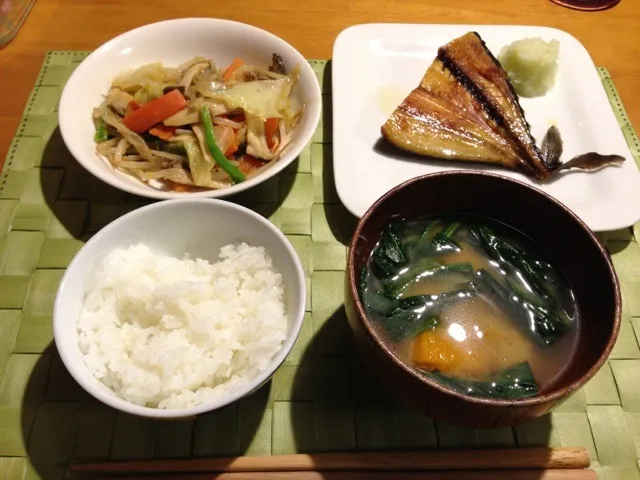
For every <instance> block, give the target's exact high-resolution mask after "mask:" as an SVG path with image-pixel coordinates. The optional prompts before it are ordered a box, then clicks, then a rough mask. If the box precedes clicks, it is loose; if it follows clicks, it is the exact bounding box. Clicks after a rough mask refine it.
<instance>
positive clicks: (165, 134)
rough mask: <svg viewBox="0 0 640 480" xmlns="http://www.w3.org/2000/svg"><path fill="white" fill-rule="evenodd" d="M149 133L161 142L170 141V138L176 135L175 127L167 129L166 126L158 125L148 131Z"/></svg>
mask: <svg viewBox="0 0 640 480" xmlns="http://www.w3.org/2000/svg"><path fill="white" fill-rule="evenodd" d="M149 133H150V134H151V135H153V136H155V137H158V138H159V139H161V140H171V137H173V136H174V135H175V134H176V127H167V126H166V125H162V124H158V125H156V126H155V127H153V128H151V129H149Z"/></svg>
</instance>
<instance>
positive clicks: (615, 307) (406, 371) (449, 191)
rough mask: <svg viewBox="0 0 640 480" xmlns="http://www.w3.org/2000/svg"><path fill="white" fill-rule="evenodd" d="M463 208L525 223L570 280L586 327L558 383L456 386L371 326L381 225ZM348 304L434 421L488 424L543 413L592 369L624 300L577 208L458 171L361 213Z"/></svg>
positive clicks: (374, 356)
mask: <svg viewBox="0 0 640 480" xmlns="http://www.w3.org/2000/svg"><path fill="white" fill-rule="evenodd" d="M456 213H457V214H470V215H478V216H483V217H487V218H491V219H494V220H497V221H500V222H503V223H505V224H507V225H510V226H511V227H513V228H516V229H517V230H519V231H520V232H522V233H524V234H525V235H527V236H529V237H530V238H531V239H533V240H534V241H536V242H538V244H540V245H541V246H542V247H543V248H545V249H546V250H547V252H548V253H549V254H550V255H551V257H552V258H553V259H554V260H555V262H556V264H557V265H558V266H559V267H560V268H561V269H562V270H563V271H564V273H565V275H566V276H567V278H568V280H569V282H570V283H571V286H572V288H573V291H574V294H575V297H576V301H577V304H578V309H579V313H580V317H581V321H582V328H581V333H580V338H579V340H578V347H577V349H576V353H575V355H574V356H573V358H572V359H571V363H570V365H569V368H568V369H567V370H566V373H565V374H564V375H563V376H562V377H561V378H560V379H559V380H558V381H557V382H556V383H555V386H554V387H551V390H550V391H544V392H542V393H541V394H540V395H538V396H536V397H531V398H526V399H523V400H515V401H509V400H492V399H479V398H474V397H470V396H467V395H464V394H461V393H458V392H455V391H453V390H450V389H448V388H446V387H444V386H441V385H439V384H438V383H436V382H435V381H434V380H431V379H429V378H427V377H424V376H422V375H419V374H417V373H415V372H414V371H413V370H411V369H410V368H408V367H407V366H405V365H404V364H402V363H401V362H400V361H398V360H397V359H396V358H395V357H394V356H393V355H392V354H391V353H390V352H389V350H388V349H387V348H386V347H385V345H384V344H383V343H382V341H381V339H380V338H378V336H377V334H376V332H374V330H373V329H372V328H371V325H370V323H369V320H368V319H367V318H366V314H365V312H364V309H363V305H362V304H361V302H360V298H359V295H358V290H357V279H358V278H359V274H360V272H361V270H362V267H363V266H364V265H365V264H366V262H367V259H368V257H369V255H370V253H371V251H372V249H373V248H374V246H375V244H376V242H377V241H378V238H379V237H380V234H381V233H382V231H383V230H384V229H385V228H386V227H387V226H388V225H389V222H390V221H392V220H394V219H399V218H405V219H411V218H417V217H421V216H425V215H432V214H456ZM345 305H346V310H347V315H348V318H349V324H350V326H351V329H352V330H353V332H354V335H355V339H356V345H357V348H358V350H359V352H360V354H361V356H362V357H363V359H364V360H365V362H366V363H367V364H368V367H369V368H371V369H372V370H373V371H374V372H375V373H374V376H376V377H378V378H379V379H380V380H381V381H382V382H383V383H384V384H385V385H386V386H387V387H388V389H389V390H390V391H391V392H392V393H393V394H395V395H396V396H398V397H399V398H400V399H401V400H403V401H405V402H406V403H408V404H409V405H412V406H413V407H414V408H416V409H418V410H420V411H422V412H424V413H425V414H426V415H428V416H430V417H431V418H433V419H435V420H441V421H445V422H449V423H453V424H458V425H464V426H469V427H480V428H488V427H504V426H509V425H514V424H516V423H519V422H522V421H525V420H529V419H532V418H535V417H539V416H541V415H544V414H545V413H547V412H548V411H549V410H551V409H552V408H553V407H554V406H555V405H557V404H558V403H560V402H562V401H563V400H565V399H566V398H568V397H569V395H571V394H572V393H573V392H574V391H575V390H576V389H578V388H580V387H581V386H582V385H584V384H585V383H586V382H587V380H589V379H590V378H591V377H593V375H594V374H595V373H596V372H597V371H598V370H599V369H600V367H601V366H602V364H603V363H604V362H605V361H606V359H607V357H608V355H609V353H610V352H611V349H612V347H613V345H614V343H615V340H616V337H617V336H618V330H619V328H620V305H621V301H620V286H619V284H618V279H617V277H616V274H615V271H614V269H613V265H612V263H611V258H610V257H609V254H608V252H607V251H606V249H605V248H604V246H603V245H602V244H601V243H600V242H599V241H598V239H597V238H596V237H595V236H594V234H593V233H592V232H591V230H590V229H589V228H588V227H587V226H586V225H585V224H584V223H583V222H582V221H581V220H580V219H579V218H578V217H577V216H576V215H575V214H573V213H572V212H571V211H570V210H569V209H568V208H566V207H565V206H564V205H562V204H561V203H559V202H558V201H556V200H554V199H553V198H551V197H550V196H548V195H547V194H545V193H543V192H541V191H540V190H538V189H536V188H533V187H530V186H528V185H525V184H524V183H521V182H518V181H515V180H510V179H508V178H506V177H502V176H498V175H494V174H488V173H478V172H469V171H451V172H445V173H436V174H432V175H425V176H422V177H418V178H415V179H412V180H409V181H407V182H406V183H404V184H402V185H400V186H398V187H396V188H394V189H393V190H390V191H389V192H387V193H386V194H385V195H384V196H382V197H381V198H380V199H379V200H378V201H377V202H376V203H375V204H374V205H373V206H372V207H371V208H370V209H369V210H368V211H367V213H366V214H365V215H364V216H363V217H362V219H361V220H360V222H359V223H358V226H357V228H356V231H355V233H354V236H353V238H352V240H351V244H350V246H349V256H348V260H347V284H346V295H345Z"/></svg>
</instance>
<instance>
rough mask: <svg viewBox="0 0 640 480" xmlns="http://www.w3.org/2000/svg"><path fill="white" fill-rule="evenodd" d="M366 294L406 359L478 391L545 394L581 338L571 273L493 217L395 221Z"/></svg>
mask: <svg viewBox="0 0 640 480" xmlns="http://www.w3.org/2000/svg"><path fill="white" fill-rule="evenodd" d="M360 297H361V300H362V303H363V305H364V307H365V310H366V312H367V315H368V317H369V319H370V321H371V322H372V323H373V324H374V325H375V327H376V329H378V330H379V332H380V334H381V337H383V338H384V339H386V341H387V342H388V344H389V346H390V347H391V350H392V351H393V352H394V354H395V355H396V357H397V358H398V359H399V360H401V361H402V362H403V363H405V364H407V365H410V366H412V367H413V368H415V369H416V370H417V371H419V372H421V373H423V374H425V375H431V376H432V377H434V378H437V379H438V380H439V381H440V382H442V383H444V384H446V385H447V386H449V387H451V388H453V389H455V390H458V391H461V392H464V393H467V394H470V395H474V396H479V397H490V398H505V399H516V398H524V397H529V396H533V395H537V394H539V393H541V392H543V391H544V390H545V389H548V388H549V387H550V386H551V385H552V384H553V383H554V381H555V380H557V379H558V378H559V377H560V376H561V375H562V373H563V370H564V368H566V366H567V365H568V363H569V359H570V357H571V356H572V354H573V351H574V350H575V347H576V344H577V339H578V333H579V319H578V315H577V308H576V303H575V299H574V296H573V292H572V291H571V288H570V285H569V283H568V281H567V280H566V278H565V277H564V275H563V273H562V272H561V271H559V270H558V268H557V267H556V266H555V265H554V264H553V262H552V260H551V259H550V258H549V256H548V255H547V254H546V253H545V252H544V251H543V250H542V249H541V248H540V247H539V246H538V245H537V244H535V243H534V242H533V241H532V240H531V239H529V238H527V237H526V236H524V235H523V234H521V233H520V232H518V231H516V230H514V229H512V228H511V227H508V226H506V225H504V224H501V223H498V222H494V221H491V220H486V219H481V218H477V217H471V216H463V215H455V216H440V217H429V218H422V219H418V220H410V221H396V222H394V223H393V224H391V225H389V227H388V228H387V229H386V230H385V231H384V232H383V234H382V235H381V237H380V239H379V241H378V243H377V244H376V247H375V248H374V250H373V252H372V253H371V256H370V258H369V261H368V262H367V265H366V266H365V267H364V268H363V270H362V276H361V282H360Z"/></svg>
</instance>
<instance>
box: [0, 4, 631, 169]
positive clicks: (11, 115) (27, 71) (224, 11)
mask: <svg viewBox="0 0 640 480" xmlns="http://www.w3.org/2000/svg"><path fill="white" fill-rule="evenodd" d="M189 16H191V17H220V18H228V19H231V20H237V21H242V22H246V23H250V24H253V25H256V26H258V27H261V28H264V29H267V30H270V31H271V32H273V33H275V34H276V35H279V36H280V37H282V38H284V39H285V40H286V41H288V42H290V43H291V44H293V45H294V46H295V47H296V48H298V49H299V50H300V51H301V52H302V54H303V55H305V56H306V57H307V58H330V57H331V50H332V46H333V41H334V39H335V37H336V35H337V34H338V33H339V32H340V31H341V30H342V29H344V28H346V27H348V26H350V25H354V24H358V23H371V22H412V23H462V24H518V25H544V26H549V27H555V28H560V29H563V30H566V31H568V32H569V33H571V34H572V35H574V36H575V37H576V38H577V39H578V40H579V41H580V42H582V43H583V44H584V45H585V46H586V48H587V50H588V51H589V52H590V53H591V56H592V57H593V60H594V62H595V63H596V65H598V66H604V67H606V68H608V69H609V71H610V72H611V75H612V76H613V79H614V82H615V85H616V86H617V88H618V90H619V92H620V94H621V96H622V100H623V102H624V105H625V107H626V108H627V111H628V113H629V116H630V117H631V121H632V122H633V123H634V124H635V125H640V0H622V1H621V3H620V4H618V5H617V6H616V7H614V8H613V9H610V10H607V11H603V12H593V13H586V12H578V11H573V10H569V9H566V8H563V7H559V6H557V5H555V4H553V3H551V2H550V1H549V0H491V1H484V2H483V1H478V0H274V1H272V2H267V1H264V2H241V3H237V2H222V1H212V0H208V1H206V0H205V1H202V0H181V1H169V0H155V1H154V2H146V1H126V0H37V2H36V5H35V6H34V8H33V10H32V11H31V13H30V15H29V17H28V19H27V21H26V22H25V24H24V25H23V27H22V29H21V31H20V32H19V33H18V36H17V37H16V38H15V39H14V40H13V41H12V42H11V43H10V44H9V45H8V46H7V47H5V48H4V49H3V50H0V166H1V165H2V164H3V162H4V158H5V156H6V152H7V150H8V148H9V143H10V141H11V139H12V137H13V136H14V134H15V131H16V128H17V126H18V121H19V120H20V117H21V116H22V111H23V109H24V106H25V104H26V102H27V97H28V95H29V92H30V91H31V90H32V88H33V84H34V81H35V79H36V76H37V74H38V71H39V69H40V66H41V64H42V61H43V55H44V53H45V52H46V51H47V50H93V49H95V48H96V47H98V46H99V45H101V44H102V43H104V42H105V41H107V40H108V39H110V38H111V37H113V36H115V35H118V34H120V33H122V32H124V31H126V30H130V29H132V28H135V27H138V26H140V25H144V24H146V23H151V22H156V21H159V20H165V19H170V18H177V17H189ZM584 101H585V102H588V101H589V99H588V98H585V99H584Z"/></svg>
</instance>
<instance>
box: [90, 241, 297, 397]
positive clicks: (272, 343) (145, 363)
mask: <svg viewBox="0 0 640 480" xmlns="http://www.w3.org/2000/svg"><path fill="white" fill-rule="evenodd" d="M88 280H89V286H88V290H87V295H86V297H85V300H84V304H83V307H82V311H81V313H80V320H79V321H78V334H79V345H80V349H81V350H82V352H83V354H84V359H85V363H86V365H87V367H88V368H89V370H90V371H91V373H92V374H93V375H94V376H95V377H96V378H98V379H99V380H100V381H101V382H102V383H104V384H105V385H106V386H107V387H109V388H110V389H112V390H113V391H114V392H115V393H116V394H117V395H119V396H120V397H122V398H123V399H125V400H127V401H129V402H131V403H134V404H136V405H146V406H148V407H157V408H164V409H173V408H185V407H191V406H195V405H198V404H200V403H202V402H206V401H209V400H212V399H215V398H217V397H220V396H221V395H226V394H228V393H231V392H235V391H237V390H238V389H240V388H241V387H242V386H243V385H245V384H246V383H247V382H248V381H249V380H251V379H253V378H255V377H256V376H257V375H258V374H259V373H260V372H262V371H264V370H265V369H266V368H267V367H268V366H269V364H270V362H271V360H272V359H273V357H274V356H275V355H276V354H277V352H279V351H280V348H281V347H282V343H283V341H284V340H285V338H286V335H287V317H286V312H285V303H284V288H283V280H282V275H281V274H280V273H279V272H278V271H277V270H276V269H275V268H274V266H273V265H272V261H271V258H270V257H269V255H268V254H267V253H266V252H265V250H264V248H263V247H252V246H249V245H247V244H245V243H242V244H240V245H227V246H225V247H223V248H222V249H221V250H220V261H219V262H217V263H214V264H210V263H208V262H206V261H204V260H202V259H196V260H192V259H189V258H184V259H182V260H181V259H177V258H171V257H168V256H164V255H158V254H156V253H154V252H152V251H151V250H150V249H149V248H148V247H147V246H145V245H136V246H132V247H130V248H128V249H126V250H123V249H118V250H115V251H113V252H111V253H110V254H109V255H108V256H107V257H106V258H105V259H104V260H103V262H102V264H101V265H100V268H99V269H98V270H97V271H96V272H95V274H94V275H92V276H91V278H89V279H88Z"/></svg>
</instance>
